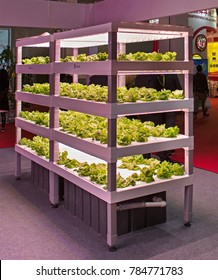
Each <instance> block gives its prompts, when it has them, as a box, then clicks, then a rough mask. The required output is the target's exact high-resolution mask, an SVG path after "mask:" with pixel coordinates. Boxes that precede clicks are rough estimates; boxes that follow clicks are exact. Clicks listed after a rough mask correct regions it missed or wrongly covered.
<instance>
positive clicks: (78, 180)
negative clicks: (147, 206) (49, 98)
mask: <svg viewBox="0 0 218 280" xmlns="http://www.w3.org/2000/svg"><path fill="white" fill-rule="evenodd" d="M15 151H16V152H17V153H19V154H21V155H23V156H25V157H27V158H29V159H30V160H31V161H34V162H36V163H37V164H40V165H41V166H43V167H44V168H46V169H48V170H50V171H52V172H54V173H56V174H57V175H59V176H61V177H63V178H65V179H66V180H68V181H70V182H72V183H74V184H76V185H78V186H79V187H81V188H82V189H84V190H86V191H87V192H89V193H91V194H93V195H95V196H96V197H98V198H100V199H102V200H104V201H105V202H107V203H109V204H113V203H119V202H122V201H126V200H129V199H134V198H137V197H142V196H146V195H150V194H155V193H158V192H162V191H167V190H169V189H174V188H184V186H187V185H191V184H192V183H193V175H184V176H178V177H177V176H175V177H174V178H171V179H164V180H161V179H158V180H157V181H155V182H152V183H149V184H146V183H142V184H138V185H136V186H134V187H127V188H124V189H117V190H116V191H114V192H109V191H107V190H104V189H103V188H102V186H101V185H97V184H94V183H92V182H91V181H90V180H89V179H88V178H87V177H80V176H78V175H76V172H73V171H72V170H70V169H67V168H65V167H63V166H59V165H57V164H56V163H52V162H49V161H48V160H46V159H45V158H42V157H39V156H37V155H36V154H34V153H33V152H32V151H31V150H29V149H26V148H24V147H23V146H20V145H16V146H15Z"/></svg>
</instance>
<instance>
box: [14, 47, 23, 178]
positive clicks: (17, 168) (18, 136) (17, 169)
mask: <svg viewBox="0 0 218 280" xmlns="http://www.w3.org/2000/svg"><path fill="white" fill-rule="evenodd" d="M16 52H17V54H16V56H17V64H22V47H17V51H16ZM16 84H17V91H18V90H19V91H20V90H21V87H22V74H20V73H17V75H16ZM15 98H16V95H15ZM21 104H22V103H21V101H20V100H16V117H18V116H19V115H20V111H21ZM20 139H21V128H19V127H16V144H18V143H19V141H20ZM15 158H16V159H15V177H16V178H17V179H19V178H20V176H21V155H20V154H19V153H17V152H16V153H15Z"/></svg>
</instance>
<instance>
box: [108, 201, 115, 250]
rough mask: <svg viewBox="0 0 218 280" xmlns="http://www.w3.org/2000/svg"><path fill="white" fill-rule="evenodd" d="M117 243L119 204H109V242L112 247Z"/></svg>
mask: <svg viewBox="0 0 218 280" xmlns="http://www.w3.org/2000/svg"><path fill="white" fill-rule="evenodd" d="M116 243H117V205H116V203H115V204H109V203H108V204H107V244H108V245H109V246H110V247H113V246H115V245H116Z"/></svg>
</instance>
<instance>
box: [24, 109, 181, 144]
mask: <svg viewBox="0 0 218 280" xmlns="http://www.w3.org/2000/svg"><path fill="white" fill-rule="evenodd" d="M20 117H22V118H24V119H26V120H30V121H32V122H34V123H36V124H38V125H45V126H47V127H48V125H49V113H47V112H39V111H32V112H29V111H21V112H20ZM59 125H60V130H61V131H64V132H66V133H69V134H72V135H75V136H77V137H80V138H86V139H91V140H95V141H100V143H103V144H107V141H108V135H107V134H108V133H107V128H108V121H107V119H106V118H103V117H99V116H94V115H89V114H85V113H79V112H74V111H71V110H68V111H61V110H60V111H59ZM178 134H179V128H178V126H174V127H168V128H166V127H165V124H162V125H157V126H155V124H154V123H153V122H151V121H147V122H141V121H140V120H139V119H129V118H127V117H119V118H118V119H117V144H118V145H121V146H125V145H129V144H131V143H132V142H147V141H148V138H149V137H164V138H173V137H177V136H178Z"/></svg>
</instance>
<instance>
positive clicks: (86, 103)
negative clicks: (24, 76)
mask: <svg viewBox="0 0 218 280" xmlns="http://www.w3.org/2000/svg"><path fill="white" fill-rule="evenodd" d="M16 99H17V100H20V101H24V102H28V103H33V104H38V105H42V106H47V107H59V108H62V109H67V110H73V111H77V112H82V113H86V114H91V115H96V116H102V117H105V118H108V119H110V118H116V117H117V116H119V115H127V114H126V112H128V115H134V114H142V113H144V114H146V113H151V112H157V113H158V112H163V111H170V110H171V111H172V110H175V111H176V110H177V111H181V110H186V111H187V110H188V111H191V112H193V100H192V99H191V98H190V99H181V100H176V99H174V100H172V99H171V100H158V101H155V102H143V101H138V102H134V103H130V102H129V103H127V102H126V103H113V104H107V103H103V102H95V101H90V100H81V99H75V98H68V97H62V96H47V95H43V94H32V93H27V92H21V91H17V92H16Z"/></svg>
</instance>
